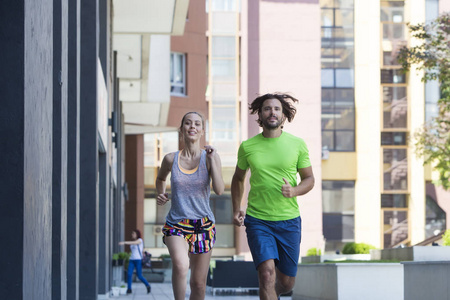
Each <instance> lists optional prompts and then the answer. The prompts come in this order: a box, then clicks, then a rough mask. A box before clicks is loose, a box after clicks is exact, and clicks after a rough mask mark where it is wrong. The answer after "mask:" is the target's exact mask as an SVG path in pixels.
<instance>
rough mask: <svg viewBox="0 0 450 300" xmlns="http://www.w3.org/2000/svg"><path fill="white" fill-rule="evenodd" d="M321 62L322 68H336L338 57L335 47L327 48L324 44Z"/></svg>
mask: <svg viewBox="0 0 450 300" xmlns="http://www.w3.org/2000/svg"><path fill="white" fill-rule="evenodd" d="M320 62H321V68H322V69H332V68H334V66H335V63H336V58H335V56H334V48H325V47H323V46H322V49H321V56H320Z"/></svg>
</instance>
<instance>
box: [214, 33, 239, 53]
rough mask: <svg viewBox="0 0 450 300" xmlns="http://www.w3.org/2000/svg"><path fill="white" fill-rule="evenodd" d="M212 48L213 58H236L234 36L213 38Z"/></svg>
mask: <svg viewBox="0 0 450 300" xmlns="http://www.w3.org/2000/svg"><path fill="white" fill-rule="evenodd" d="M211 47H212V56H213V57H235V56H236V38H235V37H234V36H233V37H228V36H213V37H212V45H211Z"/></svg>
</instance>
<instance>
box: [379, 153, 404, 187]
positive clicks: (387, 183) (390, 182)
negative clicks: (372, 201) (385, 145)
mask: <svg viewBox="0 0 450 300" xmlns="http://www.w3.org/2000/svg"><path fill="white" fill-rule="evenodd" d="M383 170H384V171H383V172H384V181H383V188H384V190H386V191H388V190H401V191H406V190H407V189H408V158H407V151H406V149H383Z"/></svg>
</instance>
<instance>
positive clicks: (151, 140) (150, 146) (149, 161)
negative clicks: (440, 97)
mask: <svg viewBox="0 0 450 300" xmlns="http://www.w3.org/2000/svg"><path fill="white" fill-rule="evenodd" d="M155 147H156V134H153V133H147V134H144V166H148V167H154V166H156V161H155V155H156V153H155V151H156V148H155Z"/></svg>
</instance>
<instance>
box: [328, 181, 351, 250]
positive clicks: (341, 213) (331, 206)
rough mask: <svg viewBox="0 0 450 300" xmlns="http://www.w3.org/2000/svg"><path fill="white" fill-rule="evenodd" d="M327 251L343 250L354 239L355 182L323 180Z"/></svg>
mask: <svg viewBox="0 0 450 300" xmlns="http://www.w3.org/2000/svg"><path fill="white" fill-rule="evenodd" d="M322 205H323V235H324V237H325V239H326V244H325V251H336V250H342V247H343V245H344V244H345V243H347V242H350V241H353V240H354V229H355V220H354V219H355V182H354V181H322Z"/></svg>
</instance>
